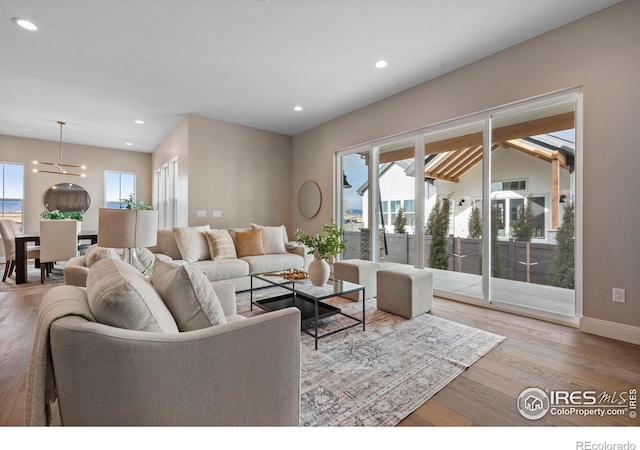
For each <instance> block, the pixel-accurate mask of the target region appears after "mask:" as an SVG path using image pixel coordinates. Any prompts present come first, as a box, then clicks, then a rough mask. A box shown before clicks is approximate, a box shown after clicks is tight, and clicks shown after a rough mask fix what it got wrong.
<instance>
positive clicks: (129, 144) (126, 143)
mask: <svg viewBox="0 0 640 450" xmlns="http://www.w3.org/2000/svg"><path fill="white" fill-rule="evenodd" d="M124 145H128V146H132V145H133V144H132V143H131V142H125V143H124Z"/></svg>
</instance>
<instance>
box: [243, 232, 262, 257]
mask: <svg viewBox="0 0 640 450" xmlns="http://www.w3.org/2000/svg"><path fill="white" fill-rule="evenodd" d="M236 253H237V255H238V258H242V257H243V256H258V255H264V254H265V253H264V246H263V245H262V230H253V231H239V232H237V233H236Z"/></svg>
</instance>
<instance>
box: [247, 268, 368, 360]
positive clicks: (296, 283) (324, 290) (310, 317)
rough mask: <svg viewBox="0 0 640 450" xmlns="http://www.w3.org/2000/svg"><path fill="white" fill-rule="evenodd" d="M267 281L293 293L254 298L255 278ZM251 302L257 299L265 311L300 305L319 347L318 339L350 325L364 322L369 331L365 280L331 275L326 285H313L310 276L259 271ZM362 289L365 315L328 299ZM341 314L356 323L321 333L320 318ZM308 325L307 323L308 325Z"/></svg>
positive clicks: (307, 328) (304, 329) (259, 305)
mask: <svg viewBox="0 0 640 450" xmlns="http://www.w3.org/2000/svg"><path fill="white" fill-rule="evenodd" d="M254 278H256V279H258V280H262V281H266V282H267V283H269V284H272V285H274V286H278V287H281V288H283V289H286V290H288V291H290V292H291V293H290V294H284V295H278V296H274V297H268V298H264V299H261V300H256V301H255V302H254V301H253V279H254ZM250 290H251V306H250V309H252V310H253V305H254V303H255V304H256V305H257V306H258V307H260V308H261V309H264V310H265V311H275V310H278V309H283V308H286V307H290V306H295V307H296V308H298V309H299V310H300V312H301V314H302V321H301V322H302V331H303V332H305V333H306V334H308V335H309V336H311V337H313V338H314V340H315V349H316V350H317V349H318V339H322V338H324V337H327V336H331V335H332V334H335V333H338V332H339V331H344V330H347V329H349V328H353V327H356V326H358V325H360V324H362V331H365V298H366V296H365V288H364V286H363V285H361V284H355V283H351V282H349V281H343V280H334V279H329V281H328V282H327V284H325V285H324V286H313V285H312V284H311V281H310V280H308V279H307V280H288V279H285V278H282V277H280V276H275V275H265V274H256V275H251V287H250ZM359 291H362V318H361V319H359V318H357V317H354V316H351V315H349V314H345V313H344V312H342V310H341V309H340V308H338V307H336V306H333V305H330V304H328V303H325V302H324V301H323V300H327V299H329V298H332V297H338V296H341V295H344V294H350V293H352V292H359ZM334 314H340V315H342V316H344V317H347V318H349V319H351V320H353V323H351V324H349V325H346V326H344V327H341V328H338V329H336V330H332V331H328V332H326V333H324V334H320V335H319V334H318V321H319V320H320V319H323V318H325V317H329V316H332V315H334ZM311 324H312V325H313V332H311V331H310V330H309V327H308V325H311ZM306 326H307V327H306Z"/></svg>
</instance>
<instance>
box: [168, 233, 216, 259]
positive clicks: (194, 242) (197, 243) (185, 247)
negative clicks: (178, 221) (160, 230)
mask: <svg viewBox="0 0 640 450" xmlns="http://www.w3.org/2000/svg"><path fill="white" fill-rule="evenodd" d="M210 229H211V228H210V227H209V225H202V226H199V227H174V228H172V230H173V235H174V236H175V238H176V244H178V248H179V249H180V255H182V259H184V260H185V261H187V262H193V261H204V260H205V259H211V254H210V253H209V243H208V242H207V238H206V236H205V235H204V233H205V232H207V231H209V230H210Z"/></svg>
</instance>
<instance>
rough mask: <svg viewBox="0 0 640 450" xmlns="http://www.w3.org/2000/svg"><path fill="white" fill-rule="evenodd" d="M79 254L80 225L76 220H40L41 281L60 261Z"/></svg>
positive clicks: (42, 282)
mask: <svg viewBox="0 0 640 450" xmlns="http://www.w3.org/2000/svg"><path fill="white" fill-rule="evenodd" d="M76 256H78V226H77V224H76V221H75V220H41V221H40V283H41V284H44V278H45V274H48V272H50V271H51V270H52V269H53V266H54V265H55V263H56V262H58V261H68V260H70V259H71V258H75V257H76Z"/></svg>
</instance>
